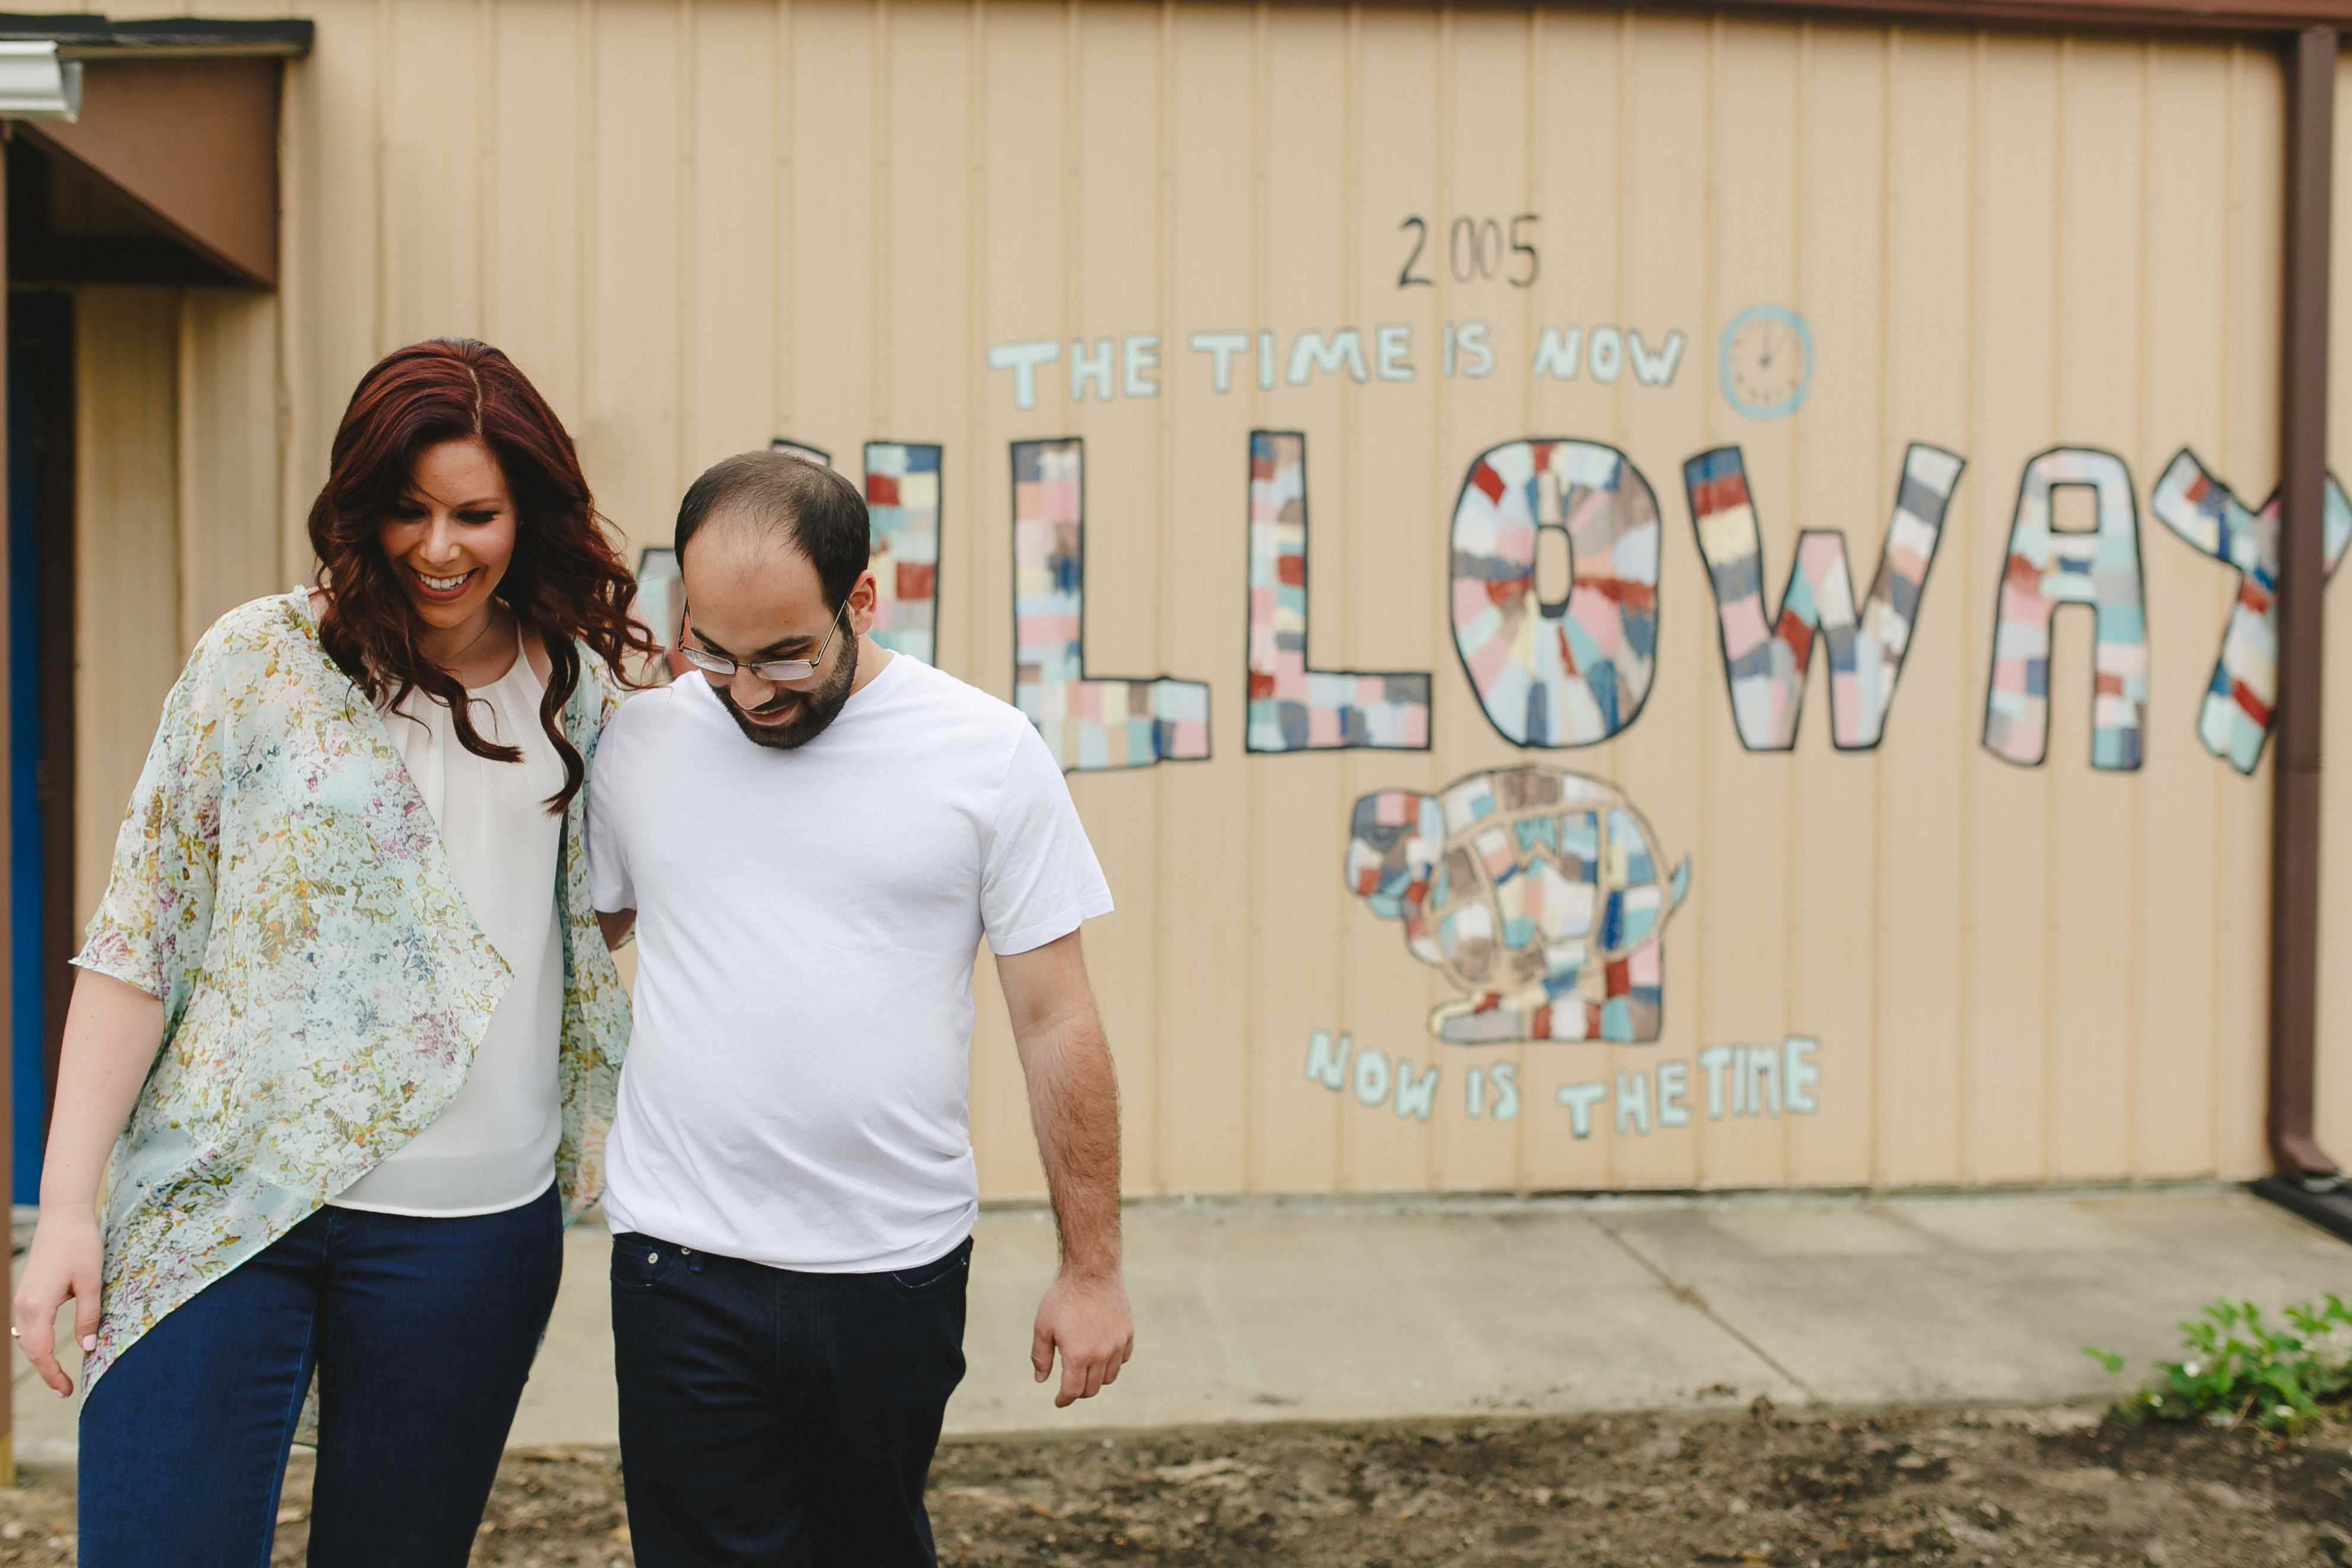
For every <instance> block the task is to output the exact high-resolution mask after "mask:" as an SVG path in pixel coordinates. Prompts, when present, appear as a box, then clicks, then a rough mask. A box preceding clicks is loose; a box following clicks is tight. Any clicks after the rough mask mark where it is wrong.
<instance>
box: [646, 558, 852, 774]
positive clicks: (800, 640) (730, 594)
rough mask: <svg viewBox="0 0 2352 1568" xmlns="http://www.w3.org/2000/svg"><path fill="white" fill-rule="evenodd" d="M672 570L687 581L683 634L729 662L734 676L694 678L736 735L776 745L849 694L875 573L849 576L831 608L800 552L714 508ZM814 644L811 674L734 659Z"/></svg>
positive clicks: (819, 728) (808, 733)
mask: <svg viewBox="0 0 2352 1568" xmlns="http://www.w3.org/2000/svg"><path fill="white" fill-rule="evenodd" d="M678 569H679V573H680V575H681V576H682V577H683V578H684V579H685V584H686V605H687V616H688V628H687V633H686V640H687V641H688V643H689V644H691V645H693V646H694V647H699V648H703V649H707V650H709V652H712V653H716V654H719V655H722V656H724V657H726V658H731V659H733V660H735V661H736V664H737V667H738V668H736V670H735V673H734V674H733V675H732V676H730V677H726V678H721V677H719V676H714V675H708V674H706V675H703V676H702V677H701V679H704V680H706V681H708V682H709V686H710V689H711V691H712V692H713V693H715V694H716V695H717V696H718V698H719V703H720V705H721V706H722V707H724V708H725V709H726V710H727V711H728V712H729V714H730V715H731V716H732V717H733V718H734V720H735V722H736V724H737V725H738V726H739V727H740V728H741V730H742V731H743V733H744V735H745V736H746V737H748V738H749V739H750V740H751V741H752V742H755V743H757V744H759V745H762V746H772V747H774V748H776V749H778V750H782V751H790V750H792V749H793V748H794V747H797V746H803V745H805V744H807V743H808V742H811V741H813V740H814V739H816V737H817V736H818V735H819V734H820V733H822V732H823V731H824V727H825V726H826V725H828V724H830V723H832V722H833V721H834V718H835V715H837V714H838V713H840V711H841V709H842V705H843V704H844V703H845V702H847V701H848V700H849V694H850V691H851V689H852V688H853V686H854V684H855V683H856V679H857V643H858V639H859V638H860V637H863V636H865V634H866V628H867V627H869V626H872V625H873V624H874V577H873V574H871V573H867V574H864V575H861V576H860V577H859V578H858V579H857V584H856V586H855V587H854V588H852V589H851V590H850V592H849V599H848V602H847V603H846V604H845V605H842V606H840V608H839V610H838V611H837V612H836V610H835V608H833V607H831V606H828V605H826V604H825V602H824V585H823V584H822V583H821V582H819V580H818V578H817V573H816V567H815V566H814V564H812V563H810V561H809V558H808V557H807V556H805V555H803V554H802V553H801V552H799V551H797V550H794V549H793V548H792V547H791V546H790V545H788V544H784V543H782V542H780V541H778V540H777V539H776V538H775V537H774V536H773V535H772V533H770V532H769V531H767V530H765V529H762V528H759V527H756V526H745V525H742V524H740V523H739V522H736V521H732V520H727V519H723V518H720V517H716V516H714V517H713V518H712V520H711V522H710V524H709V526H708V527H707V528H706V529H705V530H704V531H702V532H700V533H698V534H697V535H696V536H695V540H694V547H693V548H692V549H690V550H688V552H686V558H685V559H684V560H683V561H682V562H680V563H679V568H678ZM836 621H837V622H838V628H837V629H836V625H835V623H836ZM828 639H830V644H829V646H828ZM820 650H822V651H823V653H824V660H823V662H822V663H820V664H819V665H818V666H817V668H816V673H815V674H814V676H812V677H811V678H810V679H807V680H798V681H793V682H792V683H791V684H789V685H786V684H784V683H782V682H780V681H773V680H768V679H763V678H762V677H761V676H758V675H755V674H753V673H752V672H751V670H749V669H747V668H741V667H742V666H743V665H745V664H753V663H758V662H761V661H762V660H766V659H788V658H805V659H814V658H817V656H818V653H819V651H820Z"/></svg>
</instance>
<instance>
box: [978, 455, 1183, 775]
mask: <svg viewBox="0 0 2352 1568" xmlns="http://www.w3.org/2000/svg"><path fill="white" fill-rule="evenodd" d="M1086 594H1087V589H1086V446H1085V443H1083V442H1081V441H1078V440H1076V439H1070V440H1065V441H1016V442H1015V443H1013V628H1014V630H1013V643H1014V654H1013V667H1014V668H1013V704H1014V706H1016V707H1018V708H1019V709H1020V710H1021V711H1022V712H1024V713H1025V714H1027V715H1028V716H1029V721H1030V722H1032V723H1034V724H1035V725H1036V726H1037V732H1038V733H1039V734H1041V735H1043V736H1044V737H1045V744H1046V746H1047V747H1048V748H1049V749H1051V750H1052V752H1053V753H1054V760H1055V761H1056V762H1058V763H1061V764H1062V766H1063V768H1064V769H1066V770H1076V771H1083V772H1089V773H1091V772H1099V771H1105V770H1109V769H1118V768H1148V767H1150V765H1151V764H1152V763H1159V762H1184V761H1196V760H1199V759H1201V758H1204V757H1206V756H1207V755H1208V754H1209V688H1208V686H1207V685H1206V684H1205V683H1203V682H1202V681H1197V680H1177V679H1172V678H1171V677H1168V676H1160V677H1158V678H1157V679H1142V680H1136V679H1105V678H1101V677H1095V676H1089V675H1088V674H1087V668H1086V614H1087V612H1086V604H1087V599H1086Z"/></svg>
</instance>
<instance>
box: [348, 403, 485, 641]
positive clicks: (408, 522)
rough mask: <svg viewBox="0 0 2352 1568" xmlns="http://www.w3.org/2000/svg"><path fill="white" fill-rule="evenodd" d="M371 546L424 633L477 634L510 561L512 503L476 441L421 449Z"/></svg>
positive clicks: (476, 439)
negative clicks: (427, 628)
mask: <svg viewBox="0 0 2352 1568" xmlns="http://www.w3.org/2000/svg"><path fill="white" fill-rule="evenodd" d="M376 540H377V542H379V543H380V544H382V545H383V554H384V559H385V560H387V561H389V562H390V563H392V570H393V574H394V575H395V576H396V577H398V578H399V579H400V586H401V590H402V591H403V592H404V593H405V594H406V595H408V602H409V603H410V604H412V605H415V606H416V614H417V616H418V618H419V619H421V620H423V621H424V622H425V625H426V626H431V627H433V628H434V629H435V630H436V631H444V632H456V631H460V630H466V629H469V628H471V627H474V626H478V625H479V624H480V622H481V620H482V617H483V616H487V615H488V613H489V608H490V595H491V594H492V593H493V592H494V591H495V590H496V589H497V587H498V585H499V579H500V578H501V577H504V576H505V575H506V572H507V563H509V561H511V560H512V559H513V558H514V543H515V512H514V502H513V500H512V499H511V498H509V496H508V494H507V479H506V474H505V473H504V472H503V471H502V470H501V469H500V468H499V460H498V458H496V457H495V456H493V455H492V453H491V451H490V449H489V447H488V446H487V445H485V444H484V443H483V442H482V441H481V439H480V438H479V437H471V436H469V437H465V438H464V439H462V440H456V441H444V442H441V443H440V444H439V445H437V446H433V447H426V448H425V450H424V451H423V452H422V453H421V454H419V455H418V457H417V459H416V466H415V468H413V469H412V470H411V471H410V473H409V477H408V489H406V491H404V493H403V494H402V495H401V497H400V499H399V500H396V501H394V503H393V506H392V510H391V512H390V514H389V515H388V516H386V517H385V519H384V520H383V526H382V527H381V528H380V529H379V530H378V531H377V534H376Z"/></svg>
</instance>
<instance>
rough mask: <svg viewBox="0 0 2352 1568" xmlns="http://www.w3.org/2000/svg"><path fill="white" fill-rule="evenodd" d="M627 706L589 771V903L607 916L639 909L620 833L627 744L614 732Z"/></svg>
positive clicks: (608, 727)
mask: <svg viewBox="0 0 2352 1568" xmlns="http://www.w3.org/2000/svg"><path fill="white" fill-rule="evenodd" d="M627 713H628V708H627V705H626V704H624V705H623V707H622V710H621V711H620V712H618V713H615V714H614V715H613V717H612V719H611V721H609V722H607V723H606V724H605V726H604V737H603V739H602V740H600V741H599V742H597V745H596V758H595V761H594V763H593V764H592V765H591V766H590V767H589V769H588V901H589V902H590V903H592V904H593V905H595V906H596V908H597V909H598V910H600V911H601V912H603V913H604V914H613V913H615V912H617V911H618V910H634V909H635V908H636V907H637V885H636V883H635V880H634V879H631V877H630V876H629V853H628V842H627V837H626V836H625V834H624V833H622V831H621V818H622V815H623V812H622V805H621V800H620V796H621V795H622V794H623V784H624V782H625V781H624V780H623V779H622V777H621V774H622V773H623V771H624V768H625V763H624V761H623V756H624V753H625V750H626V747H625V744H624V745H615V744H614V742H615V741H617V740H619V739H620V737H619V736H618V735H616V734H615V733H614V731H617V730H619V729H620V728H621V725H622V721H624V719H625V717H626V716H627Z"/></svg>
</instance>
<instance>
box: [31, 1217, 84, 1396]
mask: <svg viewBox="0 0 2352 1568" xmlns="http://www.w3.org/2000/svg"><path fill="white" fill-rule="evenodd" d="M101 1262H102V1254H101V1252H100V1247H99V1239H98V1216H97V1215H94V1214H91V1213H88V1212H84V1213H79V1214H76V1213H70V1212H60V1211H58V1210H57V1209H54V1208H51V1207H49V1206H48V1205H42V1208H41V1218H40V1223H39V1224H38V1225H37V1226H34V1227H33V1245H32V1248H31V1249H30V1250H29V1251H27V1252H26V1254H25V1272H24V1275H23V1276H22V1278H20V1279H18V1280H17V1282H16V1335H17V1343H18V1344H20V1345H22V1346H23V1347H24V1350H25V1355H26V1359H27V1360H29V1361H31V1362H32V1363H33V1370H34V1371H36V1372H37V1373H40V1374H41V1381H42V1382H43V1383H46V1384H48V1385H49V1386H50V1387H51V1388H54V1389H56V1390H57V1391H58V1398H59V1399H64V1398H66V1397H68V1396H69V1395H70V1394H72V1393H73V1388H74V1385H73V1379H72V1378H70V1377H68V1376H67V1375H66V1372H65V1369H64V1368H63V1367H61V1366H59V1365H58V1354H57V1322H58V1308H59V1307H61V1306H63V1305H64V1304H65V1303H66V1301H67V1300H68V1299H71V1300H72V1301H73V1304H74V1328H73V1332H74V1339H75V1341H76V1342H79V1344H80V1346H81V1348H82V1349H83V1351H84V1352H88V1351H90V1350H93V1349H95V1348H97V1345H98V1286H99V1277H100V1267H101Z"/></svg>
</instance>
